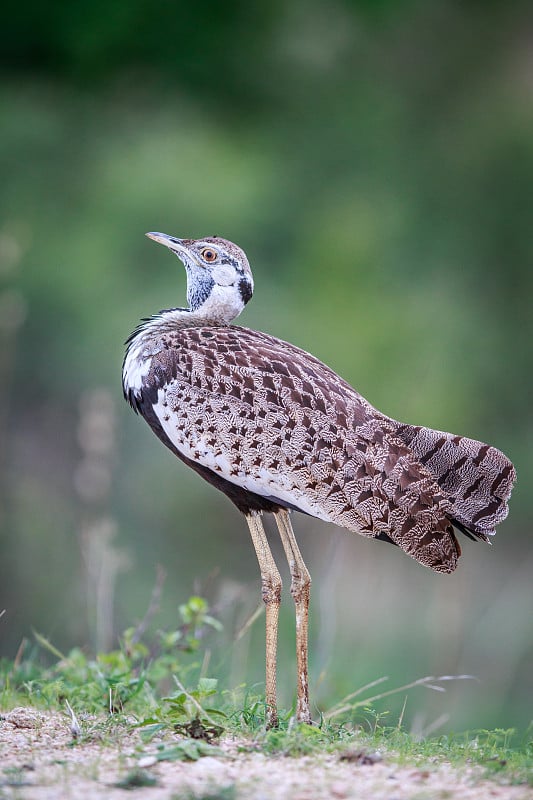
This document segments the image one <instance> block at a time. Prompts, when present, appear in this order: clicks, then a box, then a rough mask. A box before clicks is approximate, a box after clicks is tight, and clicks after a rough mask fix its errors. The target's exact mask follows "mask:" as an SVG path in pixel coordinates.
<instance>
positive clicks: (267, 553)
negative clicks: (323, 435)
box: [246, 512, 281, 728]
mask: <svg viewBox="0 0 533 800" xmlns="http://www.w3.org/2000/svg"><path fill="white" fill-rule="evenodd" d="M246 522H247V523H248V527H249V528H250V533H251V535H252V541H253V543H254V548H255V552H256V555H257V560H258V561H259V569H260V570H261V590H262V594H263V602H264V603H265V606H266V723H267V727H268V728H276V727H277V725H278V708H277V697H276V668H277V647H278V617H279V607H280V605H281V576H280V574H279V571H278V568H277V566H276V562H275V561H274V557H273V555H272V552H271V550H270V547H269V545H268V541H267V537H266V534H265V529H264V528H263V523H262V521H261V517H260V515H259V514H258V513H257V512H252V513H251V514H247V515H246Z"/></svg>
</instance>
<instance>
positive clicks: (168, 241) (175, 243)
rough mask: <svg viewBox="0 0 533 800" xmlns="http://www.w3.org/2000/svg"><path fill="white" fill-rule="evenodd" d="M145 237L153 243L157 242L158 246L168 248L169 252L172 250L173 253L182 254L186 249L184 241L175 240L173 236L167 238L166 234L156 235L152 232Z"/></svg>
mask: <svg viewBox="0 0 533 800" xmlns="http://www.w3.org/2000/svg"><path fill="white" fill-rule="evenodd" d="M146 235H147V236H148V238H149V239H153V240H154V242H159V244H164V245H165V247H168V248H169V250H174V252H175V253H183V252H185V251H186V249H187V248H186V246H185V244H184V239H176V237H175V236H167V234H166V233H156V232H153V231H152V232H151V233H147V234H146Z"/></svg>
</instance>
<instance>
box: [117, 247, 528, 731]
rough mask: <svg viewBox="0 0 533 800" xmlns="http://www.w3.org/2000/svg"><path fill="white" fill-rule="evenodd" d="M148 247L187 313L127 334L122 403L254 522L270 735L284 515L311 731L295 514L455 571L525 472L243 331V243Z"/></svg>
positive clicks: (301, 689)
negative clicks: (166, 259) (181, 286)
mask: <svg viewBox="0 0 533 800" xmlns="http://www.w3.org/2000/svg"><path fill="white" fill-rule="evenodd" d="M147 236H149V237H150V238H151V239H153V240H154V241H156V242H160V243H161V244H164V245H165V247H168V248H169V250H171V251H172V252H173V253H174V254H175V255H177V256H178V258H179V259H180V260H181V261H182V262H183V264H184V266H185V269H186V272H187V300H188V303H189V307H188V308H172V309H169V310H167V311H161V312H160V313H159V314H155V315H154V316H153V317H150V318H149V319H147V320H145V321H144V322H143V323H142V324H141V325H140V326H139V327H138V328H137V329H136V330H135V331H134V332H133V333H132V334H131V336H130V337H129V339H128V341H127V351H126V356H125V359H124V366H123V376H122V379H123V387H124V395H125V397H126V399H127V400H128V402H129V403H130V404H131V406H132V407H133V409H134V410H135V411H137V412H139V413H140V414H141V415H142V416H143V417H144V418H145V419H146V421H147V422H148V424H149V425H150V427H151V428H152V430H153V431H154V432H155V434H156V435H157V436H158V437H159V438H160V439H161V441H162V442H163V443H164V444H165V445H166V446H167V447H169V448H170V449H171V450H172V451H173V452H174V453H175V454H176V455H177V456H178V457H179V458H181V459H182V461H184V462H185V463H186V464H188V465H189V466H190V467H192V469H194V470H195V471H196V472H198V473H199V474H200V475H201V476H202V477H203V478H205V479H206V480H207V481H209V483H212V484H213V485H214V486H215V487H216V488H217V489H220V490H221V491H222V492H224V494H226V495H227V496H228V497H229V499H230V500H232V501H233V503H235V505H236V506H237V508H238V509H239V510H240V511H242V513H243V514H244V515H245V517H246V521H247V523H248V527H249V529H250V533H251V536H252V541H253V544H254V547H255V551H256V554H257V559H258V561H259V567H260V571H261V581H262V593H263V600H264V602H265V604H266V705H267V723H268V725H270V726H273V725H276V724H277V709H276V647H277V626H278V612H279V607H280V602H281V578H280V575H279V572H278V569H277V567H276V564H275V562H274V559H273V557H272V553H271V551H270V548H269V545H268V542H267V538H266V536H265V532H264V529H263V524H262V521H261V514H262V513H263V512H271V513H273V514H274V517H275V519H276V523H277V526H278V529H279V533H280V536H281V541H282V544H283V548H284V550H285V554H286V556H287V560H288V562H289V568H290V574H291V593H292V596H293V598H294V602H295V605H296V646H297V710H296V715H297V719H298V720H299V721H303V722H310V721H311V714H310V709H309V691H308V672H307V618H308V608H309V589H310V584H311V579H310V577H309V572H308V570H307V568H306V566H305V564H304V561H303V559H302V556H301V554H300V551H299V549H298V545H297V543H296V540H295V538H294V533H293V531H292V526H291V521H290V516H289V514H290V511H291V510H296V511H303V512H304V513H306V514H310V515H311V516H314V517H318V518H319V519H322V520H325V521H327V522H334V523H335V524H337V525H340V526H342V527H344V528H348V529H349V530H351V531H356V532H357V533H361V534H363V535H364V536H370V537H374V538H380V539H385V540H387V541H390V542H392V543H394V544H396V545H398V546H399V547H400V548H401V549H402V550H404V551H405V552H406V553H408V555H410V556H412V558H415V559H416V560H417V561H419V562H420V563H421V564H424V565H425V566H427V567H430V568H431V569H433V570H435V571H436V572H452V571H453V570H454V569H455V567H456V565H457V559H458V558H459V555H460V553H461V550H460V547H459V544H458V542H457V539H456V537H455V534H454V527H455V528H457V529H459V530H460V531H462V532H463V533H464V534H466V535H467V536H469V537H470V538H472V539H473V538H477V539H482V540H484V541H488V537H489V536H490V535H492V534H493V533H494V528H495V526H496V525H497V524H498V523H499V522H501V521H502V520H503V519H504V518H505V517H506V515H507V510H508V509H507V500H508V499H509V496H510V493H511V489H512V485H513V481H514V480H515V470H514V467H513V465H512V464H511V462H510V461H509V460H508V459H507V458H506V456H505V455H504V454H503V453H501V452H500V451H499V450H496V449H495V448H494V447H491V446H489V445H487V444H483V443H482V442H477V441H474V440H473V439H468V438H465V437H464V436H454V435H453V434H451V433H442V432H440V431H434V430H431V429H429V428H424V427H420V426H414V425H405V424H402V423H400V422H396V421H395V420H393V419H390V418H389V417H387V416H385V415H384V414H381V413H380V412H379V411H377V410H376V409H375V408H373V407H372V406H371V405H370V403H368V402H367V401H366V400H365V399H364V397H362V396H361V395H360V394H359V393H358V392H356V391H355V389H353V388H352V387H351V386H350V385H349V384H348V383H346V381H344V380H343V379H342V378H340V377H339V376H338V375H336V374H335V372H333V370H331V369H330V368H329V367H327V366H326V365H325V364H323V363H322V362H321V361H319V360H318V359H317V358H314V357H313V356H312V355H309V353H306V352H304V351H303V350H300V349H299V348H298V347H295V346H294V345H291V344H288V343H287V342H283V341H281V340H280V339H276V338H274V337H273V336H269V335H267V334H266V333H260V332H259V331H254V330H249V329H247V328H241V327H238V326H236V325H231V324H230V323H231V322H232V320H234V319H235V317H237V316H238V315H239V314H240V313H241V311H242V310H243V308H244V306H245V305H246V303H247V302H248V300H249V299H250V298H251V296H252V291H253V278H252V273H251V270H250V266H249V264H248V259H247V258H246V255H245V254H244V253H243V251H242V250H241V249H240V248H239V247H237V246H236V245H235V244H233V243H232V242H228V241H226V240H225V239H220V238H217V237H210V238H206V239H176V238H174V237H173V236H167V235H166V234H163V233H149V234H147Z"/></svg>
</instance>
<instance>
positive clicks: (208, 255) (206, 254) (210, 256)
mask: <svg viewBox="0 0 533 800" xmlns="http://www.w3.org/2000/svg"><path fill="white" fill-rule="evenodd" d="M200 255H201V256H202V258H203V260H204V261H208V262H209V263H210V264H211V263H212V262H213V261H216V258H217V254H216V253H215V251H214V250H211V248H210V247H204V249H203V250H202V252H201V253H200Z"/></svg>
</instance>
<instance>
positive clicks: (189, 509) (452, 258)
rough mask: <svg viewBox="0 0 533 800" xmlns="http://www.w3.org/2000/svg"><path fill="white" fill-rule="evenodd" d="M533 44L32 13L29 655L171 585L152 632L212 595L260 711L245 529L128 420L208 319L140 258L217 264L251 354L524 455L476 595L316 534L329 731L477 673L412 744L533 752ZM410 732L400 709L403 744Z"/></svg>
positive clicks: (19, 414)
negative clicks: (426, 682) (234, 255)
mask: <svg viewBox="0 0 533 800" xmlns="http://www.w3.org/2000/svg"><path fill="white" fill-rule="evenodd" d="M530 23H531V13H530V5H529V3H523V4H522V3H519V2H508V3H499V2H488V3H475V2H471V3H465V2H461V3H460V2H391V1H390V0H389V1H387V0H380V2H372V1H371V0H367V1H366V2H354V1H352V2H349V1H348V0H344V1H343V0H333V2H331V1H330V0H328V2H322V3H320V2H316V1H313V0H311V2H302V0H285V2H281V1H280V0H273V1H272V2H269V3H258V2H251V3H250V2H248V3H242V2H237V0H228V1H227V2H224V3H221V2H216V0H200V1H199V2H195V3H193V2H188V3H185V2H179V1H178V2H174V3H171V2H164V0H152V2H150V3H148V2H146V0H128V2H125V1H124V0H123V1H122V2H116V3H112V4H108V3H103V2H101V0H90V1H89V0H77V2H76V3H71V4H65V3H61V2H59V0H50V1H49V2H47V3H40V4H37V3H32V2H30V3H29V4H22V3H15V2H13V0H8V3H7V6H6V7H5V9H4V13H3V21H2V27H1V30H0V44H1V46H0V70H1V73H0V74H1V88H0V160H1V173H0V174H1V182H0V337H1V350H0V436H1V449H0V459H1V460H0V501H1V511H0V514H1V516H0V525H1V542H0V553H1V555H0V610H1V609H2V608H5V609H6V613H5V614H4V616H3V617H2V619H1V620H0V650H1V652H2V654H3V655H6V656H9V657H11V658H13V657H14V655H15V653H16V652H17V648H18V646H19V644H20V642H21V640H22V639H23V637H31V630H32V628H33V629H36V630H38V631H40V632H41V633H43V634H45V635H47V636H48V637H49V638H50V639H51V640H52V641H53V642H54V643H55V644H56V645H57V646H58V647H60V648H66V647H69V646H72V645H74V644H80V645H83V646H85V647H86V648H87V649H88V651H94V649H95V648H97V647H98V648H101V647H110V646H114V645H115V644H116V637H117V635H118V634H119V633H120V632H121V631H122V630H123V629H124V628H125V627H127V626H129V625H132V624H135V622H136V621H137V620H139V619H140V618H141V617H142V615H143V614H144V612H145V610H146V608H147V606H148V603H149V598H150V592H151V588H152V585H153V583H154V579H155V572H156V565H157V564H158V563H162V564H164V565H165V567H166V569H167V572H168V577H167V582H166V585H165V589H164V595H163V603H162V607H161V612H160V614H159V616H158V617H157V620H156V624H158V625H160V626H170V627H172V626H173V625H176V624H177V605H178V603H180V602H183V601H184V600H185V599H186V598H187V597H188V596H189V595H190V594H191V593H192V592H193V591H199V592H201V593H202V594H205V595H206V596H207V597H208V599H209V600H210V602H211V604H212V605H213V606H214V607H215V610H216V611H217V613H218V615H219V616H220V617H221V618H222V620H223V622H224V626H225V627H224V633H223V634H222V635H220V634H217V635H215V636H214V637H213V638H212V640H211V641H210V642H209V646H210V648H211V650H212V656H211V668H210V672H211V673H212V674H219V675H220V674H222V675H223V676H224V684H225V685H226V686H227V687H232V686H235V685H237V684H239V683H240V682H242V681H244V680H246V681H247V682H248V683H249V684H252V683H254V682H258V683H260V682H261V681H262V680H263V624H262V620H261V619H259V620H258V621H257V622H256V623H255V624H254V625H253V626H252V627H251V629H250V631H249V632H248V633H247V634H245V635H244V636H242V638H241V639H240V640H239V641H238V642H237V643H236V644H234V643H233V639H234V637H235V634H236V632H237V631H238V630H239V629H240V627H241V626H242V624H243V622H244V621H245V620H246V619H247V617H248V616H249V615H250V614H251V613H252V612H253V611H254V609H255V608H256V607H257V605H258V603H259V579H258V570H257V565H256V561H255V556H254V554H253V550H252V547H251V543H250V541H249V537H248V533H247V529H246V525H245V523H244V520H242V518H241V517H240V516H239V514H238V513H237V512H236V511H235V510H234V508H233V507H232V506H231V504H230V503H229V502H228V501H227V500H226V499H225V498H224V497H223V496H222V495H219V494H218V493H216V492H215V491H214V490H213V489H212V488H211V487H209V486H208V485H207V484H204V483H203V482H202V481H201V480H199V479H198V478H197V476H195V475H194V474H192V473H189V471H187V469H186V468H185V467H183V466H182V465H181V464H180V463H178V461H177V460H176V459H175V458H174V457H173V456H172V455H171V454H170V453H169V452H167V451H166V450H165V448H163V447H162V446H161V445H160V444H159V443H158V442H157V440H156V439H155V437H154V436H153V435H152V433H151V432H150V431H149V429H148V427H147V426H145V425H144V423H142V421H141V420H139V419H137V418H135V417H134V415H133V414H132V413H131V411H129V410H128V408H127V407H126V405H125V404H124V403H123V401H122V397H121V387H120V368H121V361H122V354H123V341H124V339H125V338H126V336H127V334H128V333H129V332H130V330H131V329H132V328H133V327H134V326H135V324H136V323H137V320H138V319H139V318H140V317H142V316H146V315H149V314H150V313H152V312H155V311H157V310H159V309H160V308H167V307H169V306H172V305H180V304H182V303H183V302H184V296H185V279H184V273H183V269H182V268H181V266H180V264H179V262H178V261H177V260H175V259H171V257H170V256H169V254H168V253H167V252H166V251H165V250H164V249H163V248H161V247H156V246H155V245H154V244H153V243H151V242H149V241H148V240H146V239H145V238H144V236H143V234H144V232H145V231H149V230H161V231H165V232H167V233H171V234H174V235H178V236H184V237H196V236H202V235H212V234H218V235H221V236H224V237H227V238H229V239H232V240H234V241H236V242H238V243H239V244H240V245H241V246H242V247H243V248H244V249H245V250H246V252H247V253H248V255H249V258H250V261H251V263H252V267H253V269H254V275H255V280H256V295H255V297H254V299H253V302H252V303H251V304H250V305H249V306H248V308H247V309H246V311H245V313H244V314H243V316H242V323H243V324H244V325H248V326H250V327H257V328H260V329H263V330H266V331H268V332H271V333H273V334H275V335H277V336H280V337H282V338H286V339H289V340H290V341H292V342H294V343H296V344H298V345H300V346H302V347H304V348H305V349H308V350H310V351H311V352H313V353H315V354H316V355H318V356H319V357H321V358H322V359H323V360H324V361H326V362H327V363H328V364H330V365H331V366H332V367H334V368H335V369H336V370H337V371H338V372H340V373H341V374H342V375H343V376H344V377H345V378H347V379H348V380H349V381H350V382H351V383H352V384H353V385H355V386H356V387H357V388H358V389H359V390H360V391H361V392H362V393H363V394H364V395H365V396H366V397H367V398H368V399H369V400H370V401H371V402H372V403H373V404H374V405H376V406H377V407H378V408H380V409H381V410H383V411H385V412H386V413H388V414H389V415H391V416H394V417H396V418H399V419H401V420H404V421H408V422H412V423H419V424H425V425H428V426H431V427H434V428H439V429H445V430H452V431H454V432H456V433H463V434H468V435H470V436H472V437H475V438H479V439H482V440H486V441H488V442H490V443H492V444H495V445H497V446H499V447H500V448H501V449H503V450H504V451H505V452H506V453H507V454H508V455H509V456H510V457H511V458H512V459H513V460H514V462H515V464H516V465H517V470H518V474H519V482H518V485H517V488H516V490H515V494H514V496H513V500H512V503H511V514H510V517H509V519H508V521H507V522H505V523H504V524H503V525H502V526H501V528H500V529H499V532H498V536H497V537H496V540H495V542H494V546H493V547H492V548H489V547H486V546H483V545H482V544H474V543H471V542H469V541H466V540H464V537H461V539H462V540H461V544H462V546H463V553H464V557H463V558H462V559H461V562H460V567H459V569H458V570H457V572H456V573H455V574H454V575H452V576H440V575H435V574H432V573H430V572H429V571H428V570H425V569H423V568H422V567H420V566H419V565H417V564H416V563H415V562H414V561H412V560H411V559H409V558H407V557H406V556H404V555H403V554H402V553H400V552H398V551H397V550H396V549H395V548H392V547H388V546H386V545H384V544H382V543H380V542H372V541H367V540H365V539H363V538H362V537H358V536H354V535H351V534H347V533H346V532H343V531H341V530H338V529H336V528H334V527H333V526H326V525H324V524H322V523H320V522H319V521H315V520H312V519H308V518H306V517H303V516H300V515H298V516H296V517H295V519H294V525H295V529H296V533H297V536H298V539H299V541H300V545H301V549H302V551H303V553H304V556H305V558H306V560H307V562H308V565H309V567H310V569H311V572H312V575H313V577H314V594H313V598H312V624H311V682H312V695H313V699H314V701H315V703H317V704H318V705H319V706H320V707H321V708H327V707H328V705H331V704H332V703H333V702H335V701H337V700H339V699H340V698H341V697H342V695H343V694H346V693H348V692H351V691H353V690H355V689H357V688H358V687H359V686H361V685H362V684H363V683H365V682H367V681H371V680H374V679H376V678H379V677H380V676H382V675H389V676H390V677H391V684H390V685H393V684H396V683H399V682H403V681H409V680H412V679H415V678H418V677H421V676H423V675H426V674H446V673H447V674H457V673H469V674H472V675H475V676H477V677H478V678H479V681H477V682H460V683H457V684H454V685H451V686H450V687H449V689H448V692H447V694H446V695H435V694H434V693H431V692H428V691H427V690H425V689H418V690H415V691H413V692H412V693H411V694H410V696H409V700H408V703H407V708H406V716H405V719H406V720H407V721H408V724H409V725H410V726H412V727H414V728H416V729H418V730H424V729H425V730H427V729H428V728H430V727H431V726H432V725H433V724H434V723H436V725H435V727H438V725H440V724H441V723H442V725H443V728H441V729H445V728H448V729H450V728H453V729H459V728H464V727H483V726H490V727H493V726H496V725H498V726H504V727H508V726H517V727H519V728H523V727H525V726H526V725H527V724H528V723H529V721H530V719H531V717H532V710H531V697H532V694H533V643H532V642H533V630H532V628H533V602H532V578H531V576H532V572H533V540H532V538H531V528H530V517H531V502H530V488H529V487H530V486H531V484H532V481H533V469H532V459H531V449H532V447H533V424H532V423H533V416H532V413H531V399H532V379H531V376H532V368H533V363H532V361H533V360H532V357H531V352H532V334H533V330H532V328H533V324H532V323H533V317H532V314H531V296H532V294H533V273H532V263H533V259H532V255H533V246H532V235H531V234H532V229H533V225H532V222H533V220H532V206H533V104H532V94H533V91H532V90H533V59H532V56H531V33H532V31H531V26H530ZM269 530H272V528H271V527H270V528H269ZM273 538H275V537H273ZM275 553H276V554H277V555H278V556H279V561H280V564H281V563H283V559H282V558H281V551H280V548H279V547H278V546H277V544H275ZM284 576H285V577H286V572H284ZM286 583H288V581H286ZM284 591H285V595H284V597H285V601H286V602H285V607H284V610H283V612H282V619H281V653H280V664H281V665H280V686H281V699H282V702H283V703H285V704H290V703H291V702H292V699H293V688H294V685H295V680H294V669H295V666H294V661H295V659H294V656H293V649H294V648H293V639H294V631H293V611H292V606H291V602H290V596H289V594H288V591H286V590H284ZM402 703H403V695H402V696H400V697H399V698H398V699H397V700H394V699H393V700H391V701H388V702H387V703H384V704H382V705H381V706H380V708H381V710H386V709H389V710H390V712H391V715H390V722H391V724H395V722H396V719H397V716H395V715H396V714H397V711H398V708H399V707H401V705H402ZM443 715H444V716H443Z"/></svg>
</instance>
